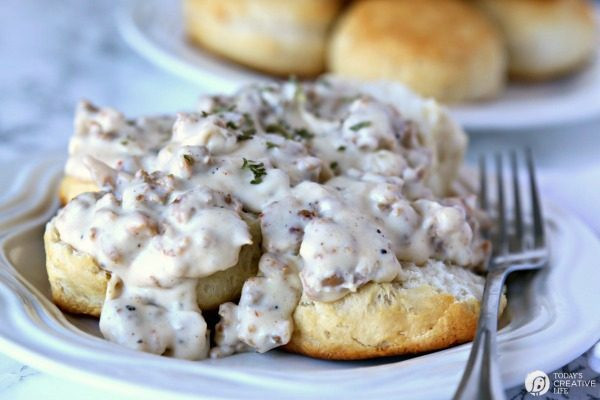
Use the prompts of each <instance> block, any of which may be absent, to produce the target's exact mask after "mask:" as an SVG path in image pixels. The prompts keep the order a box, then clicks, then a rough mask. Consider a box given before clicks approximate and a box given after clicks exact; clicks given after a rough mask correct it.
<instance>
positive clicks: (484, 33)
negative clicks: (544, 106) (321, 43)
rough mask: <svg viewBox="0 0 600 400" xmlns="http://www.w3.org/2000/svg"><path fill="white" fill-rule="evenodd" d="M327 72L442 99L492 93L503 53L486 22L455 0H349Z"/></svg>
mask: <svg viewBox="0 0 600 400" xmlns="http://www.w3.org/2000/svg"><path fill="white" fill-rule="evenodd" d="M328 65H329V68H330V70H331V71H332V72H334V73H336V74H340V75H343V76H346V77H352V78H359V79H369V80H372V79H388V80H395V81H399V82H402V83H404V84H406V85H408V86H409V87H410V88H412V89H413V90H415V91H416V92H418V93H420V94H422V95H424V96H428V97H434V98H436V99H438V100H442V101H446V102H460V101H468V100H477V99H485V98H491V97H494V96H496V95H497V94H498V93H499V92H500V91H502V89H503V88H504V84H505V75H506V55H505V52H504V47H503V43H502V40H501V36H500V34H499V32H498V31H497V29H496V27H495V26H494V24H493V23H492V22H490V21H489V19H488V18H486V16H485V15H484V14H483V13H481V12H480V11H479V10H477V9H476V8H474V7H471V6H469V5H468V4H465V3H463V2H462V1H460V0H420V1H411V0H372V1H361V2H356V3H354V4H353V5H352V6H351V7H350V8H349V9H348V10H347V11H346V12H345V13H344V14H343V15H342V16H341V17H340V19H339V21H338V22H337V24H336V26H335V28H334V31H333V33H332V37H331V41H330V44H329V53H328Z"/></svg>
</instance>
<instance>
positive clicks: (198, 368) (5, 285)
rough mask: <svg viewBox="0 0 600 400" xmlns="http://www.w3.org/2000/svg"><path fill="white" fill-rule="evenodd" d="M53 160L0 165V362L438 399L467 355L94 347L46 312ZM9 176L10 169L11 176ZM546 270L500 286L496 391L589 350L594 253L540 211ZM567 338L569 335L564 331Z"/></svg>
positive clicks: (182, 390)
mask: <svg viewBox="0 0 600 400" xmlns="http://www.w3.org/2000/svg"><path fill="white" fill-rule="evenodd" d="M63 162H64V160H60V159H47V160H37V161H33V162H32V161H24V162H23V163H19V164H18V165H20V166H22V168H19V173H18V174H17V176H13V175H11V174H10V172H7V171H10V169H8V168H5V167H6V166H5V165H4V166H3V165H1V164H2V163H1V162H0V171H3V172H2V173H0V184H2V187H3V188H6V189H5V192H4V194H3V195H0V310H1V315H2V322H1V323H0V351H2V352H4V353H6V354H8V355H9V356H11V357H13V358H15V359H17V360H19V361H20V362H22V363H25V364H28V365H30V366H32V367H34V368H37V369H40V370H42V371H45V372H48V373H50V374H55V375H57V376H61V377H63V378H66V379H73V380H77V381H78V382H80V383H87V384H90V385H94V386H100V387H102V388H103V389H104V390H115V391H119V392H123V393H127V394H129V395H135V396H140V397H141V396H145V395H148V394H150V393H152V394H154V395H158V394H159V395H160V396H161V398H186V397H194V398H212V399H235V398H241V397H242V396H243V397H244V398H248V399H263V398H265V397H269V398H296V399H306V398H316V397H318V398H320V399H329V398H339V397H346V396H350V397H351V398H352V399H372V398H375V397H380V398H384V397H387V398H399V397H406V398H411V399H436V398H447V397H449V396H450V394H451V393H452V392H453V390H454V388H455V387H456V385H457V383H458V380H459V378H460V374H461V372H462V369H463V367H464V364H465V362H466V359H467V356H468V353H469V345H468V344H467V345H462V346H457V347H454V348H450V349H446V350H442V351H438V352H434V353H430V354H427V355H421V356H417V357H412V358H410V357H409V358H388V359H378V360H372V361H362V362H332V361H320V360H313V359H310V358H306V357H302V356H296V355H291V354H286V353H283V352H279V351H273V352H270V353H268V354H264V355H259V354H241V355H236V356H233V357H229V358H225V359H222V360H205V361H198V362H191V361H184V360H176V359H170V358H166V357H159V356H155V355H151V354H145V353H140V352H136V351H132V350H128V349H126V348H123V347H120V346H118V345H116V344H113V343H110V342H107V341H105V340H103V339H101V338H100V335H99V332H98V324H97V321H96V320H95V319H92V318H86V317H77V316H71V315H65V314H63V313H62V312H61V311H60V310H59V309H58V308H57V307H56V306H54V305H53V304H52V303H51V301H50V300H49V290H50V289H49V285H48V282H47V276H46V271H45V268H44V251H43V243H42V234H43V230H44V224H45V222H46V221H48V219H49V218H50V217H51V216H52V215H53V214H54V213H55V212H56V209H57V206H58V204H57V200H56V197H57V196H56V186H57V182H58V179H59V177H60V171H61V166H62V165H63ZM13 165H16V164H13ZM547 214H548V218H549V224H548V228H549V236H550V242H551V244H552V250H553V251H552V262H551V267H550V268H548V269H546V270H544V271H542V272H539V273H529V274H527V273H524V274H522V275H520V276H519V279H518V280H512V281H511V282H510V284H509V309H508V313H507V318H506V320H505V321H504V323H505V326H504V327H503V329H502V330H501V332H500V334H499V352H500V365H501V370H502V378H503V382H504V384H505V385H506V387H513V386H515V385H520V384H523V379H524V377H525V375H526V373H528V372H530V371H533V370H537V369H541V370H545V371H548V372H550V371H552V370H554V369H556V368H558V367H561V366H563V365H565V364H566V363H567V362H569V361H571V360H573V359H574V358H576V357H577V356H579V355H580V354H582V353H583V352H584V351H585V350H587V349H588V348H590V346H591V345H592V344H593V343H594V342H595V341H596V340H598V338H599V336H600V319H599V318H598V313H597V305H598V304H600V291H599V290H598V288H599V287H600V274H599V273H598V271H599V269H598V261H597V260H598V254H600V243H599V242H598V239H596V238H595V237H594V235H593V234H592V233H590V231H589V230H588V229H587V228H585V227H584V226H583V225H582V224H581V223H580V222H578V221H577V220H575V219H574V218H572V217H570V216H569V215H566V214H564V213H563V212H561V211H560V210H558V209H556V208H554V207H547ZM574 327H577V329H574Z"/></svg>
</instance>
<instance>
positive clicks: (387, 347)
mask: <svg viewBox="0 0 600 400" xmlns="http://www.w3.org/2000/svg"><path fill="white" fill-rule="evenodd" d="M403 269H406V271H405V273H406V275H405V276H404V277H400V278H399V280H398V281H394V282H390V283H373V282H372V283H369V284H367V285H365V286H363V287H362V288H360V289H359V290H358V291H357V292H356V293H352V294H350V295H347V296H345V297H343V298H342V299H340V300H338V301H335V302H331V303H325V302H318V301H312V300H310V299H309V298H308V297H307V296H306V295H305V294H303V295H302V298H301V299H300V303H299V304H298V306H297V307H296V310H295V311H294V315H293V317H294V333H293V336H292V339H291V341H290V342H289V343H288V344H287V345H286V346H285V349H286V350H288V351H291V352H294V353H299V354H304V355H307V356H310V357H316V358H323V359H332V360H357V359H367V358H374V357H381V356H396V355H406V354H413V353H420V352H425V351H433V350H438V349H443V348H446V347H449V346H452V345H456V344H460V343H464V342H468V341H470V340H472V339H473V337H474V336H475V332H476V329H477V320H478V318H479V307H480V303H479V301H480V298H481V294H482V292H483V278H482V277H480V276H477V275H475V274H474V273H473V272H471V271H468V270H466V269H463V268H461V267H456V266H445V265H443V264H442V263H440V262H434V261H432V262H429V263H428V264H427V265H425V266H423V267H417V266H414V265H413V266H408V267H405V266H403ZM505 306H506V298H505V297H504V296H503V297H502V300H501V310H503V309H504V308H505Z"/></svg>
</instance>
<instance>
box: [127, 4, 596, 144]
mask: <svg viewBox="0 0 600 400" xmlns="http://www.w3.org/2000/svg"><path fill="white" fill-rule="evenodd" d="M180 8H181V4H180V2H179V1H172V0H134V1H130V2H127V4H126V6H124V7H123V8H122V9H121V10H120V13H119V25H120V28H121V32H122V33H123V36H124V37H125V39H126V40H127V42H128V43H129V44H130V45H131V46H132V47H133V48H134V49H135V50H137V51H138V52H139V53H140V54H142V55H143V56H145V57H146V58H148V59H149V60H151V61H152V62H154V63H156V64H158V65H160V66H162V67H164V68H165V69H167V70H169V71H172V72H174V73H177V74H179V75H180V76H182V77H184V78H186V79H189V80H191V81H194V82H196V83H197V84H199V85H200V86H201V87H202V88H203V89H205V90H208V91H210V92H233V91H234V90H235V89H237V88H239V87H240V86H241V85H243V84H246V83H250V82H257V81H268V80H272V79H274V78H272V77H270V76H268V75H264V74H261V73H259V72H256V71H252V70H250V69H247V68H244V67H242V66H240V65H237V64H235V63H233V62H229V61H226V60H224V59H222V58H218V57H216V56H214V55H212V54H210V53H209V52H207V51H204V50H201V49H198V48H197V47H195V46H193V45H191V44H190V43H189V42H187V41H186V40H185V37H184V32H183V23H182V16H181V9H180ZM451 111H452V113H453V114H454V116H455V117H456V118H457V119H458V121H459V122H460V123H461V124H462V125H463V126H464V127H465V128H466V129H468V130H470V131H474V132H497V131H500V130H502V131H506V132H508V131H518V130H524V129H538V128H544V127H550V126H556V125H567V124H570V123H575V122H579V121H582V120H586V119H590V118H593V117H600V60H598V59H595V60H594V61H593V62H592V63H590V65H589V66H588V67H587V68H586V69H584V70H582V71H581V72H580V73H578V74H574V75H572V76H571V77H568V78H564V79H561V80H558V81H554V82H549V83H538V84H530V85H526V84H516V83H511V84H510V85H509V87H508V88H507V90H506V91H505V92H504V93H503V94H502V95H501V96H500V97H499V98H498V99H495V100H490V101H487V102H481V103H473V104H468V105H462V106H453V107H451Z"/></svg>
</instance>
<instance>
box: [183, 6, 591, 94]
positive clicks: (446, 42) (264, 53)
mask: <svg viewBox="0 0 600 400" xmlns="http://www.w3.org/2000/svg"><path fill="white" fill-rule="evenodd" d="M183 3H184V16H185V18H184V19H185V29H186V32H187V35H188V38H189V39H190V40H191V41H192V42H193V43H195V44H197V45H199V46H200V47H201V48H203V49H207V50H209V51H211V52H213V53H215V54H217V55H219V56H222V57H224V58H226V59H229V60H232V61H235V62H237V63H240V64H243V65H245V66H248V67H251V68H254V69H257V70H260V71H263V72H266V73H269V74H273V75H279V76H288V75H296V76H299V77H312V76H316V75H318V74H320V73H323V72H325V71H329V72H332V73H335V74H339V75H342V76H345V77H350V78H357V79H364V80H393V81H399V82H402V83H404V84H405V85H407V86H409V87H410V88H412V89H413V90H415V91H417V92H419V93H420V94H422V95H424V96H428V97H434V98H436V99H438V100H441V101H444V102H450V103H456V102H467V101H476V100H483V99H490V98H494V97H496V96H498V95H499V94H500V93H501V92H502V90H503V89H504V87H505V85H506V81H507V79H508V78H510V79H518V80H528V81H540V80H546V79H555V78H558V77H562V76H565V75H568V74H570V73H572V72H574V71H576V70H578V69H580V68H581V67H582V66H584V65H585V64H586V63H587V62H588V61H589V60H590V58H591V57H592V55H593V53H594V49H595V47H596V40H597V39H596V25H595V18H594V10H593V6H592V5H591V2H590V1H589V0H419V1H411V0H355V1H344V0H301V1H298V0H227V1H222V0H184V2H183Z"/></svg>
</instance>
